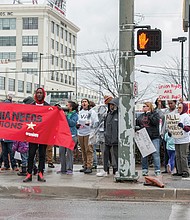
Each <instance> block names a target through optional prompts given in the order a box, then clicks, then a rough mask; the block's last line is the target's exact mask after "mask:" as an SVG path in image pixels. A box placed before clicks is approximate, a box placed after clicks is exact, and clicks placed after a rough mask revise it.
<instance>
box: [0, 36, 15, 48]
mask: <svg viewBox="0 0 190 220" xmlns="http://www.w3.org/2000/svg"><path fill="white" fill-rule="evenodd" d="M0 46H16V37H9V36H7V37H0Z"/></svg>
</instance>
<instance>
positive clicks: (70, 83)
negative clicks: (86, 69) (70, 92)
mask: <svg viewBox="0 0 190 220" xmlns="http://www.w3.org/2000/svg"><path fill="white" fill-rule="evenodd" d="M69 85H71V76H69Z"/></svg>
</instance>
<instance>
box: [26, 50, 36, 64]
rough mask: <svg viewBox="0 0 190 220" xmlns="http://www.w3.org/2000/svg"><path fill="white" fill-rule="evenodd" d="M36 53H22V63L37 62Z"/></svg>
mask: <svg viewBox="0 0 190 220" xmlns="http://www.w3.org/2000/svg"><path fill="white" fill-rule="evenodd" d="M37 58H38V53H33V52H24V53H22V62H37Z"/></svg>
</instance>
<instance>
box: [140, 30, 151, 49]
mask: <svg viewBox="0 0 190 220" xmlns="http://www.w3.org/2000/svg"><path fill="white" fill-rule="evenodd" d="M148 41H149V38H146V34H145V33H142V34H141V35H139V44H140V45H139V46H140V49H145V46H146V44H147V43H148Z"/></svg>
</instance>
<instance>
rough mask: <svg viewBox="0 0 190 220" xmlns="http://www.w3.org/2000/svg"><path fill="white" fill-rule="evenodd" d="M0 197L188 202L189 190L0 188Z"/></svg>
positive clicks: (66, 187) (50, 187) (63, 187)
mask: <svg viewBox="0 0 190 220" xmlns="http://www.w3.org/2000/svg"><path fill="white" fill-rule="evenodd" d="M0 197H6V198H7V197H19V198H26V197H41V198H43V197H51V198H60V199H65V198H73V199H92V200H93V199H94V200H95V199H97V200H120V201H189V200H190V199H189V198H190V189H165V188H164V189H161V188H153V189H150V188H147V189H135V188H130V189H113V188H111V189H100V188H82V187H68V186H62V187H55V186H39V185H38V186H24V185H23V186H19V187H16V186H11V187H5V186H0Z"/></svg>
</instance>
